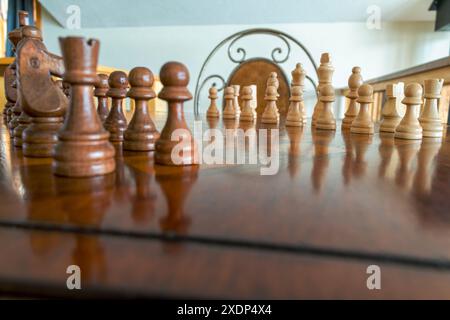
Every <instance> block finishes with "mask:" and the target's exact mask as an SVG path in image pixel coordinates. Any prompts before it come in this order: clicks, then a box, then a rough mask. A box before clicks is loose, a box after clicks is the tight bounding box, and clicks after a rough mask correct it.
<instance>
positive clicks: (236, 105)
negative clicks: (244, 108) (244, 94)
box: [233, 84, 241, 118]
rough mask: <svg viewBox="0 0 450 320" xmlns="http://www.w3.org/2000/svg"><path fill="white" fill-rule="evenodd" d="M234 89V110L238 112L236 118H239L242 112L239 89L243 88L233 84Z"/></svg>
mask: <svg viewBox="0 0 450 320" xmlns="http://www.w3.org/2000/svg"><path fill="white" fill-rule="evenodd" d="M233 89H234V98H233V110H234V113H235V114H236V118H239V115H240V114H241V106H240V105H239V90H240V89H241V86H240V85H237V84H235V85H233Z"/></svg>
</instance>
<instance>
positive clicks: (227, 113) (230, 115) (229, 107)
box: [222, 86, 236, 119]
mask: <svg viewBox="0 0 450 320" xmlns="http://www.w3.org/2000/svg"><path fill="white" fill-rule="evenodd" d="M224 99H225V108H224V109H223V114H222V117H223V118H224V119H236V112H235V111H234V107H233V99H234V88H233V87H231V86H230V87H226V88H225V90H224Z"/></svg>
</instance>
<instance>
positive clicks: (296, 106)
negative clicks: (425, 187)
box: [206, 53, 443, 139]
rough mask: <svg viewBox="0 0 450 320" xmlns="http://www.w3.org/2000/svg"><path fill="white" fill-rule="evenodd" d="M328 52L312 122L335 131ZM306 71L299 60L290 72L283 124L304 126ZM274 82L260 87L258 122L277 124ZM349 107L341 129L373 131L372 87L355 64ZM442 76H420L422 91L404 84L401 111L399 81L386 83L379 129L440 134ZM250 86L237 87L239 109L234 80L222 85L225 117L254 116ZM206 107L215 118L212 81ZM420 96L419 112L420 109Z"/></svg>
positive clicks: (409, 135) (411, 135)
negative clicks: (262, 102)
mask: <svg viewBox="0 0 450 320" xmlns="http://www.w3.org/2000/svg"><path fill="white" fill-rule="evenodd" d="M333 71H334V69H333V67H332V66H331V61H330V55H329V54H328V53H324V54H322V57H321V65H320V67H319V68H318V76H319V86H318V96H319V98H318V100H317V103H316V105H315V106H314V111H313V116H312V121H311V125H312V126H313V127H315V128H316V129H318V130H336V119H335V116H334V114H333V103H334V101H335V90H334V87H333V86H332V85H331V76H332V74H333ZM305 77H306V72H305V70H304V69H303V68H302V65H301V64H300V63H298V64H297V65H296V68H295V69H294V70H293V71H292V82H291V90H290V91H291V93H290V98H289V101H290V103H289V109H288V112H287V115H286V122H285V125H286V126H293V127H296V126H303V125H305V124H306V122H307V120H306V114H305V106H304V102H303V88H304V80H305ZM278 86H279V82H278V79H277V74H276V72H272V73H271V74H270V77H269V79H268V80H267V85H266V91H265V96H264V100H265V108H264V111H263V114H262V118H261V122H262V123H267V124H278V123H279V120H280V113H279V111H278V108H277V104H276V102H277V99H278V97H279V94H278ZM348 86H349V93H348V94H347V96H346V97H347V98H348V99H349V106H348V109H347V111H346V113H345V117H344V119H343V121H342V129H343V130H350V131H351V132H353V133H359V134H374V132H375V126H374V122H373V120H372V118H371V114H370V108H371V104H372V103H373V88H372V86H371V85H369V84H363V79H362V76H361V68H360V67H354V68H353V69H352V74H351V76H350V78H349V80H348ZM442 86H443V80H442V79H428V80H425V81H424V87H425V94H424V95H423V96H422V94H423V89H422V86H421V85H420V84H418V83H410V84H408V85H407V86H406V87H405V88H404V99H403V100H402V101H401V103H402V104H404V105H406V112H405V113H403V112H402V110H401V109H402V107H401V105H400V101H399V100H400V99H399V97H400V96H401V95H402V92H401V89H403V86H402V83H398V84H389V85H387V88H386V96H387V102H386V104H385V105H384V107H383V112H382V115H383V120H382V123H381V125H380V131H382V132H392V133H395V137H397V138H402V139H421V138H422V136H423V137H433V138H440V137H442V135H443V126H442V124H441V121H440V118H439V112H438V99H439V98H440V93H441V91H442ZM252 87H254V86H245V87H244V88H243V89H242V93H241V100H242V101H243V105H242V108H241V107H240V106H239V102H238V96H239V89H240V86H239V85H233V86H229V87H226V88H225V90H224V99H225V107H224V109H223V118H224V119H239V120H240V121H255V120H256V117H257V114H256V112H255V109H256V101H255V98H254V92H253V90H254V89H252ZM209 98H210V100H211V103H210V106H209V108H208V110H207V113H206V116H207V117H208V118H218V117H219V116H220V113H219V110H218V108H217V104H216V102H215V101H216V99H217V98H218V95H217V89H216V88H215V86H213V87H211V88H210V90H209ZM422 98H425V104H424V105H423V108H422V112H421V113H420V114H419V109H420V107H421V105H422Z"/></svg>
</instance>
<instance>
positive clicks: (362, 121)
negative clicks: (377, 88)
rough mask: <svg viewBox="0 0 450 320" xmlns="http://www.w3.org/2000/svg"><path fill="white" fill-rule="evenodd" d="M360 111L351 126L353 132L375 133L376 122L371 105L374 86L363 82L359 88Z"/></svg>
mask: <svg viewBox="0 0 450 320" xmlns="http://www.w3.org/2000/svg"><path fill="white" fill-rule="evenodd" d="M356 101H357V102H359V104H360V107H359V112H358V115H357V116H356V118H355V120H353V122H352V126H351V127H350V132H351V133H362V134H373V133H374V132H375V130H374V124H373V121H372V118H371V117H370V112H369V106H370V105H371V104H372V103H373V88H372V86H371V85H369V84H363V85H362V86H360V87H359V89H358V99H357V100H356Z"/></svg>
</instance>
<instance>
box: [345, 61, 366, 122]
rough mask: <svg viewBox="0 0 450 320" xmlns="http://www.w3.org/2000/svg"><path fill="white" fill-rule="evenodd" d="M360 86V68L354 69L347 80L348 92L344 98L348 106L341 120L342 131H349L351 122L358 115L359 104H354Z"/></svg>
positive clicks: (361, 81)
mask: <svg viewBox="0 0 450 320" xmlns="http://www.w3.org/2000/svg"><path fill="white" fill-rule="evenodd" d="M362 84H363V79H362V76H361V68H360V67H354V68H353V69H352V75H351V76H350V78H349V79H348V88H349V89H350V90H349V92H348V94H347V96H346V97H347V98H348V99H349V104H348V109H347V112H345V116H344V119H343V120H342V129H350V128H351V126H352V122H353V120H355V118H356V116H357V115H358V112H359V104H358V103H357V102H356V99H357V98H358V89H359V87H360V86H361V85H362Z"/></svg>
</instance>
